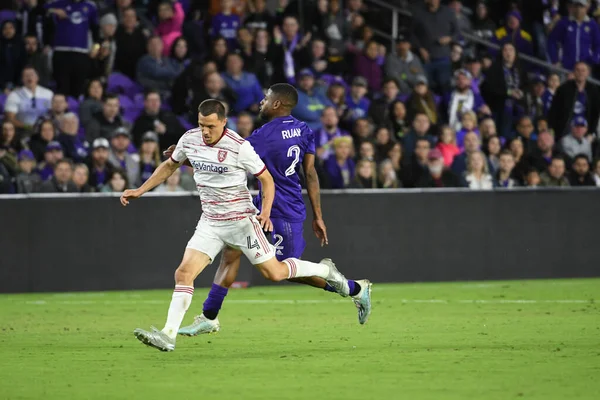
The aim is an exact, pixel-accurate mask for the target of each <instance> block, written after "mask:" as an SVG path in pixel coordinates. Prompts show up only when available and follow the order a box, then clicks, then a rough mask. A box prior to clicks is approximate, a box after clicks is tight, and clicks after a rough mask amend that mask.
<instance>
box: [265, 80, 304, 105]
mask: <svg viewBox="0 0 600 400" xmlns="http://www.w3.org/2000/svg"><path fill="white" fill-rule="evenodd" d="M269 89H270V90H271V92H272V93H273V96H274V97H275V98H276V99H277V100H279V101H281V102H282V103H283V104H285V105H287V106H288V107H290V108H294V107H296V104H298V91H297V90H296V88H295V87H293V86H292V85H290V84H289V83H276V84H274V85H273V86H271V87H270V88H269Z"/></svg>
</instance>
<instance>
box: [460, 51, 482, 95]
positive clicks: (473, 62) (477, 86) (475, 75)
mask: <svg viewBox="0 0 600 400" xmlns="http://www.w3.org/2000/svg"><path fill="white" fill-rule="evenodd" d="M464 68H465V69H466V70H467V71H469V73H470V74H471V90H472V91H473V93H475V94H481V84H482V83H483V80H484V79H485V77H484V75H483V71H482V69H481V68H482V63H481V60H480V59H479V58H478V57H476V56H474V55H472V54H469V55H467V56H466V57H465V63H464Z"/></svg>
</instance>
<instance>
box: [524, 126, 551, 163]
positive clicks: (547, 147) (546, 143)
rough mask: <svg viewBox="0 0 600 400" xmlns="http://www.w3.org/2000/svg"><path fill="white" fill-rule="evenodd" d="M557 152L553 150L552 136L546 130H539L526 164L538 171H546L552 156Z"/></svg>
mask: <svg viewBox="0 0 600 400" xmlns="http://www.w3.org/2000/svg"><path fill="white" fill-rule="evenodd" d="M557 154H558V152H556V151H555V150H554V136H552V134H550V132H548V131H544V132H540V133H539V134H538V137H537V146H536V147H535V148H533V149H532V151H531V155H530V156H529V161H528V164H529V165H530V166H531V167H533V168H535V169H536V170H538V171H546V169H547V168H548V165H550V161H552V157H553V156H554V155H557Z"/></svg>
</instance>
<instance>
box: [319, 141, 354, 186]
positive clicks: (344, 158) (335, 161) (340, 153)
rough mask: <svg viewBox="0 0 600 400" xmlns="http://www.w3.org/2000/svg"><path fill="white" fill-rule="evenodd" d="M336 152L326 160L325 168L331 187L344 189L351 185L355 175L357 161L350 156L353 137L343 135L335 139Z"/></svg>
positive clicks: (334, 147)
mask: <svg viewBox="0 0 600 400" xmlns="http://www.w3.org/2000/svg"><path fill="white" fill-rule="evenodd" d="M333 149H334V154H332V155H331V156H329V158H328V159H327V160H326V161H325V164H324V166H323V167H324V169H325V172H326V174H327V176H328V179H329V184H330V186H331V189H344V188H346V187H348V186H349V185H350V183H351V182H352V178H353V177H354V168H355V163H354V160H352V157H350V155H351V153H352V138H351V137H350V136H341V137H338V138H335V139H334V141H333Z"/></svg>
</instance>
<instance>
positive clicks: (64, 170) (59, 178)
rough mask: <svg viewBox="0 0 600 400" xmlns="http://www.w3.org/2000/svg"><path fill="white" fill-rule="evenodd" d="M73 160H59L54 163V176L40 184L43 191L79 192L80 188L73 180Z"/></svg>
mask: <svg viewBox="0 0 600 400" xmlns="http://www.w3.org/2000/svg"><path fill="white" fill-rule="evenodd" d="M72 178H73V162H72V161H71V160H67V159H63V160H58V161H57V162H56V164H55V165H54V174H53V176H52V178H50V179H48V180H47V181H45V182H43V183H42V184H41V185H40V192H42V193H77V192H79V190H78V189H77V186H75V184H74V183H73V181H72Z"/></svg>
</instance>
